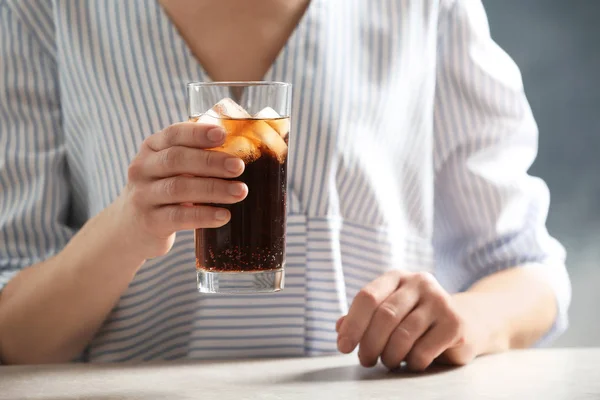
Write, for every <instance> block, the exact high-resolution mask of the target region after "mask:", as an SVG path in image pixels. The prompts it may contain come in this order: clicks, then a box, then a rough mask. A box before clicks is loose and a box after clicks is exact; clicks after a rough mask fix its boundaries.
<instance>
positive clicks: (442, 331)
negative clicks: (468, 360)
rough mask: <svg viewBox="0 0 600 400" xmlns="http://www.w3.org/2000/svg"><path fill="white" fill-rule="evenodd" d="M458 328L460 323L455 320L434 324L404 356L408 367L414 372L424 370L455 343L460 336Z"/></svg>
mask: <svg viewBox="0 0 600 400" xmlns="http://www.w3.org/2000/svg"><path fill="white" fill-rule="evenodd" d="M459 328H460V323H459V322H458V319H455V318H451V319H446V320H444V321H443V322H438V323H434V324H433V326H432V327H431V329H430V330H429V331H427V332H426V333H425V334H424V335H423V336H422V337H421V338H419V339H418V340H417V341H416V342H415V344H414V346H413V348H412V350H410V352H409V353H408V355H407V356H406V363H407V364H408V367H409V368H410V369H412V370H414V371H423V370H425V369H426V368H427V367H428V366H429V365H430V364H431V363H432V362H433V360H435V359H436V358H438V357H439V356H440V354H442V353H443V352H444V351H446V349H448V348H450V347H451V346H452V345H454V344H455V343H456V341H457V340H458V339H459V336H460V329H459Z"/></svg>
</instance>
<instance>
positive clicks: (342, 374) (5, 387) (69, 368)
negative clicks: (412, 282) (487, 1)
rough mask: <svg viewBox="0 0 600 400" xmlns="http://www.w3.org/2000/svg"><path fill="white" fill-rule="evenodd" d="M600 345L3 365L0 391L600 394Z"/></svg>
mask: <svg viewBox="0 0 600 400" xmlns="http://www.w3.org/2000/svg"><path fill="white" fill-rule="evenodd" d="M599 369H600V349H550V350H525V351H514V352H510V353H506V354H499V355H493V356H485V357H481V358H479V359H477V360H475V362H473V363H472V364H470V365H468V366H466V367H462V368H446V367H435V368H433V369H432V370H431V371H429V372H426V373H424V374H411V373H408V372H406V371H397V372H388V371H387V370H386V369H385V368H383V367H376V368H373V369H365V368H362V367H360V366H358V364H357V359H356V358H355V356H331V357H318V358H294V359H277V360H247V361H220V362H193V361H184V362H171V363H149V364H141V365H130V364H95V365H89V364H87V365H85V364H71V365H54V366H12V367H11V366H4V367H0V399H39V400H42V399H43V400H58V399H66V400H72V399H85V400H117V399H219V400H234V399H235V400H242V399H289V400H294V399H311V400H318V399H327V400H334V399H344V400H346V399H347V400H352V399H425V400H427V399H445V400H446V399H457V400H470V399H511V400H520V399H568V400H577V399H600V379H599V378H600V372H598V370H599Z"/></svg>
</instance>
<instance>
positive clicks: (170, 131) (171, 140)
mask: <svg viewBox="0 0 600 400" xmlns="http://www.w3.org/2000/svg"><path fill="white" fill-rule="evenodd" d="M181 129H182V126H181V124H173V125H171V126H169V127H167V128H166V129H164V130H163V131H162V136H163V140H164V142H165V145H166V146H173V145H174V144H175V143H177V140H178V138H179V137H180V136H181Z"/></svg>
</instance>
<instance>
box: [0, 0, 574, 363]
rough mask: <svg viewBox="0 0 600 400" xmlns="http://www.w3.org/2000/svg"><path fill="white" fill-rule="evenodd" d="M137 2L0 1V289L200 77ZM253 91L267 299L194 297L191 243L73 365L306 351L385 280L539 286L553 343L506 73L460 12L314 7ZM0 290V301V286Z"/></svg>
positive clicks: (543, 190)
mask: <svg viewBox="0 0 600 400" xmlns="http://www.w3.org/2000/svg"><path fill="white" fill-rule="evenodd" d="M207 79H208V77H207V75H206V72H205V71H204V70H203V68H202V66H201V65H199V63H198V62H197V61H196V59H195V58H194V57H193V55H192V53H191V51H190V49H189V48H188V47H187V45H186V43H185V42H184V40H183V39H182V38H181V37H180V36H179V34H178V31H177V30H176V28H175V27H174V25H173V24H172V23H171V22H170V20H169V18H168V17H167V15H166V14H165V12H164V11H163V10H162V9H161V7H160V6H159V5H158V4H157V3H156V2H151V1H146V0H138V1H92V0H89V1H79V0H53V1H50V0H0V285H2V286H3V285H4V284H6V282H8V281H9V280H10V279H11V277H12V276H14V275H15V274H16V273H17V272H18V271H19V270H21V269H22V268H24V267H27V266H29V265H31V264H34V263H37V262H40V261H42V260H44V259H46V258H48V257H50V256H52V255H53V254H55V253H57V252H59V251H61V249H62V248H63V247H64V246H65V244H66V243H67V242H68V241H69V239H70V238H71V237H72V235H73V234H74V233H75V232H76V231H77V229H78V228H79V227H81V226H82V224H84V223H85V221H86V220H88V219H89V218H91V217H93V216H94V215H96V214H98V213H99V212H100V211H101V210H102V209H104V208H105V207H107V206H108V205H109V204H110V203H111V202H112V201H113V200H114V199H115V198H116V197H117V196H118V194H119V193H120V191H121V188H122V187H123V186H124V184H125V182H126V170H127V166H128V164H129V163H130V161H131V160H132V158H133V156H134V155H135V154H136V153H137V150H138V148H139V146H140V144H141V142H142V141H143V139H144V138H145V137H147V136H148V135H150V134H152V133H153V132H157V131H159V130H160V129H162V128H164V127H166V126H168V125H170V124H171V123H174V122H177V121H182V120H185V119H186V117H187V116H186V114H185V108H186V107H185V105H186V100H185V84H186V83H187V82H189V81H201V80H207ZM265 79H266V80H277V81H286V82H291V83H292V84H293V85H294V88H295V90H294V102H293V113H292V124H293V126H292V135H291V142H290V175H289V191H288V192H289V217H288V232H289V233H288V247H287V274H286V275H287V276H286V281H287V285H286V289H285V290H284V291H283V292H282V293H279V294H276V295H256V296H250V297H249V296H244V297H240V296H210V295H199V294H198V293H197V292H196V289H195V268H194V248H193V234H192V233H191V232H181V233H180V234H178V236H177V241H176V243H175V245H174V247H173V249H172V250H171V252H170V253H169V254H168V255H166V256H164V257H161V258H158V259H154V260H151V261H149V262H147V263H146V264H145V265H144V266H143V267H142V269H141V270H140V271H139V273H138V274H137V276H136V277H135V278H134V280H133V281H132V283H131V285H130V287H129V288H128V290H127V291H126V292H125V293H124V294H123V296H122V298H121V299H120V302H119V303H118V305H117V306H116V308H115V309H114V310H113V311H112V312H111V314H110V315H109V316H108V317H107V319H106V322H105V324H104V325H103V326H102V328H101V330H100V331H99V332H98V334H97V336H96V337H95V338H94V340H93V341H92V343H91V344H90V346H89V348H88V351H87V352H86V357H87V359H88V360H89V361H125V360H153V359H174V358H182V357H189V358H198V359H203V358H222V357H254V356H288V355H289V356H293V355H316V354H323V353H329V352H333V351H335V350H336V333H335V327H334V324H335V321H336V319H337V318H338V317H339V316H341V315H342V314H343V313H345V312H346V311H347V309H348V305H349V303H350V302H351V300H352V299H353V297H354V295H355V294H356V293H357V291H358V290H360V288H361V287H363V286H364V285H365V284H366V283H368V282H369V281H371V280H372V279H374V278H375V277H377V276H378V275H380V274H382V273H383V272H385V271H386V270H389V269H391V268H399V269H406V270H428V271H432V272H433V273H434V274H435V275H436V277H437V278H438V280H439V281H440V282H441V284H442V285H443V286H444V287H445V288H446V289H447V290H448V291H449V292H451V293H454V292H458V291H462V290H465V289H467V288H468V287H469V286H470V285H471V284H472V283H474V282H475V281H477V280H478V279H480V278H482V277H484V276H486V275H489V274H491V273H494V272H496V271H499V270H502V269H504V268H508V267H512V266H523V268H531V269H537V270H539V271H541V272H542V273H543V274H544V276H545V277H547V279H548V282H549V283H550V284H551V285H552V287H553V289H554V290H555V293H556V297H557V302H558V305H559V310H560V312H559V317H558V319H557V321H556V323H555V326H554V327H553V330H552V332H550V333H549V334H548V335H547V336H546V338H549V337H551V336H554V335H555V334H556V333H558V332H560V331H562V330H563V329H564V328H565V326H566V310H567V308H568V304H569V301H570V284H569V279H568V276H567V273H566V270H565V266H564V259H565V252H564V249H563V248H562V247H561V245H560V244H559V243H558V242H557V241H555V240H554V239H553V238H552V237H550V236H549V234H548V232H547V230H546V228H545V220H546V216H547V212H548V206H549V194H548V190H547V187H546V186H545V184H544V183H543V182H542V181H541V180H540V179H537V178H534V177H531V176H529V175H527V172H526V171H527V169H528V168H529V166H530V165H531V163H532V162H533V160H534V158H535V155H536V151H537V140H538V136H537V128H536V125H535V122H534V119H533V117H532V114H531V111H530V108H529V106H528V103H527V100H526V97H525V95H524V92H523V86H522V82H521V76H520V73H519V70H518V69H517V67H516V66H515V65H514V63H513V62H512V61H511V59H510V58H509V57H508V56H507V55H506V54H505V53H504V52H503V51H502V50H501V49H500V48H499V47H498V46H497V45H496V44H495V43H494V42H493V41H492V39H491V38H490V34H489V28H488V25H487V19H486V16H485V13H484V10H483V7H482V5H481V3H480V2H479V1H478V0H422V1H411V0H370V1H366V0H313V1H312V2H311V4H310V6H309V7H308V10H307V11H306V14H305V15H304V17H303V18H302V19H301V21H300V23H299V25H298V27H297V29H296V31H295V32H294V33H293V34H292V36H291V38H290V39H289V41H288V43H287V44H286V46H285V47H284V49H283V50H282V51H281V53H280V54H279V56H278V57H277V59H276V61H275V62H274V64H273V65H272V67H271V68H270V70H269V72H268V73H267V75H266V77H265ZM0 287H1V286H0Z"/></svg>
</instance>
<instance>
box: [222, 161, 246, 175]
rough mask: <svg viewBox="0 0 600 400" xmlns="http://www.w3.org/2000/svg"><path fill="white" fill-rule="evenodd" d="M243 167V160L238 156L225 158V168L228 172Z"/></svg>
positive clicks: (236, 170)
mask: <svg viewBox="0 0 600 400" xmlns="http://www.w3.org/2000/svg"><path fill="white" fill-rule="evenodd" d="M243 167H244V162H243V161H242V160H240V159H239V158H228V159H227V160H225V168H226V169H227V170H228V171H230V172H239V171H240V170H241V169H242V168H243Z"/></svg>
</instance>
